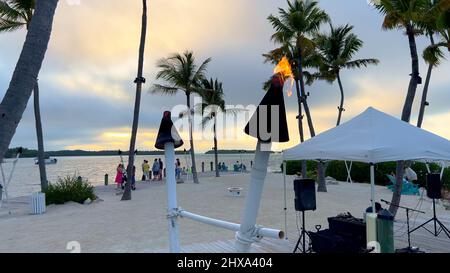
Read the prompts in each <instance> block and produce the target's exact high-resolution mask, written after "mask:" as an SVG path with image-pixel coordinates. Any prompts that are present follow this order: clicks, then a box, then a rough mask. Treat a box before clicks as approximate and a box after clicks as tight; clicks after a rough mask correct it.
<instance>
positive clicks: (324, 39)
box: [314, 24, 379, 126]
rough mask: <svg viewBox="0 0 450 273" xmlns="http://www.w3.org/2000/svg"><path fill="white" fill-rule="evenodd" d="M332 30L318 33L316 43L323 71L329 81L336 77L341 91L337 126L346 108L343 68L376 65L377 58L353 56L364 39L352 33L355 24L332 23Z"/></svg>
mask: <svg viewBox="0 0 450 273" xmlns="http://www.w3.org/2000/svg"><path fill="white" fill-rule="evenodd" d="M330 28H331V32H330V33H329V34H317V35H316V37H315V39H314V40H315V43H316V45H317V50H318V52H319V54H320V55H321V59H322V61H321V72H322V74H325V75H326V78H327V79H329V81H331V82H334V81H335V80H336V79H337V81H338V84H339V89H340V92H341V101H340V104H339V106H338V118H337V123H336V126H339V125H340V124H341V118H342V112H343V111H345V110H344V98H345V97H344V88H343V86H342V81H341V74H340V72H341V70H342V69H355V68H361V67H367V66H368V65H376V64H378V63H379V61H378V60H377V59H357V60H353V56H354V55H355V54H356V53H357V52H358V51H359V50H360V49H361V48H362V46H363V41H362V40H360V39H359V38H358V37H357V36H356V35H355V34H353V33H352V30H353V26H349V25H345V26H340V27H337V28H334V27H333V25H332V24H330Z"/></svg>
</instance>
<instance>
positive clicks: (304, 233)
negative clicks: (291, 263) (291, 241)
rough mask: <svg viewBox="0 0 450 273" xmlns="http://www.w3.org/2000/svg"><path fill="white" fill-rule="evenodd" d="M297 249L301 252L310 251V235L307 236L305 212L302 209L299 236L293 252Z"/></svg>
mask: <svg viewBox="0 0 450 273" xmlns="http://www.w3.org/2000/svg"><path fill="white" fill-rule="evenodd" d="M306 237H308V249H306ZM300 243H302V248H301V249H300V248H299V245H300ZM297 250H300V252H301V253H311V252H312V248H311V237H310V236H309V233H308V231H306V229H305V212H304V211H302V231H301V235H300V238H298V241H297V244H296V245H295V249H294V253H297Z"/></svg>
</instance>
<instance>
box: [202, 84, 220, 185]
mask: <svg viewBox="0 0 450 273" xmlns="http://www.w3.org/2000/svg"><path fill="white" fill-rule="evenodd" d="M201 88H203V89H204V91H203V92H201V96H202V99H203V103H202V105H201V106H200V107H201V109H200V110H201V112H202V114H203V115H202V116H203V120H202V125H203V126H205V125H206V124H207V123H209V122H212V123H213V133H214V163H215V166H216V167H215V171H216V177H219V176H220V174H219V168H218V166H219V155H218V153H217V151H218V148H217V114H218V113H219V112H220V111H222V112H225V99H224V93H223V84H222V83H221V82H219V81H218V79H216V80H213V79H210V80H209V81H208V80H207V79H203V80H202V82H201ZM205 114H206V116H205Z"/></svg>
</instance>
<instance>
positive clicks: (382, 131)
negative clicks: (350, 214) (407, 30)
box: [283, 107, 450, 211]
mask: <svg viewBox="0 0 450 273" xmlns="http://www.w3.org/2000/svg"><path fill="white" fill-rule="evenodd" d="M283 159H284V160H345V161H357V162H365V163H369V164H371V186H372V187H371V197H372V207H373V211H375V178H374V164H376V163H381V162H391V161H399V160H417V161H419V160H424V161H450V141H448V140H447V139H445V138H442V137H440V136H437V135H435V134H433V133H430V132H428V131H425V130H423V129H420V128H417V127H415V126H413V125H411V124H409V123H407V122H404V121H401V120H399V119H397V118H395V117H392V116H390V115H388V114H385V113H383V112H381V111H378V110H376V109H374V108H372V107H370V108H368V109H367V110H366V111H364V112H363V113H362V114H360V115H358V116H356V117H355V118H353V119H352V120H350V121H348V122H346V123H344V124H342V125H340V126H338V127H336V128H333V129H331V130H328V131H326V132H324V133H322V134H319V135H317V136H316V137H314V138H312V139H310V140H308V141H306V142H304V143H302V144H300V145H298V146H296V147H294V148H292V149H289V150H287V151H284V152H283Z"/></svg>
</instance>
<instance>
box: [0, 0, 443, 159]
mask: <svg viewBox="0 0 450 273" xmlns="http://www.w3.org/2000/svg"><path fill="white" fill-rule="evenodd" d="M72 2H75V3H76V2H77V1H65V0H61V1H60V4H59V7H58V10H57V14H56V18H55V22H54V30H53V33H52V39H51V42H50V46H49V49H48V52H47V55H46V60H45V63H44V66H43V68H42V70H41V74H40V84H41V111H42V119H43V125H44V135H45V142H46V149H47V150H57V149H78V148H80V149H86V150H103V149H119V148H120V149H127V147H128V143H129V134H130V124H131V122H132V114H133V104H134V94H135V85H134V84H133V80H134V79H135V77H136V69H137V51H138V43H139V35H140V20H141V6H140V5H141V1H139V0H133V1H122V0H89V1H87V0H81V1H80V5H72V4H70V3H72ZM148 2H149V23H148V27H149V28H148V37H147V48H146V54H145V72H144V74H145V77H146V78H147V84H146V85H145V92H144V94H143V99H142V111H141V119H140V128H139V136H138V149H141V150H152V149H153V145H154V141H155V134H156V133H157V128H158V126H159V122H160V119H161V116H162V111H164V110H174V111H175V110H177V109H178V110H180V109H181V108H182V106H183V105H184V104H185V97H184V96H182V95H176V96H173V97H167V96H160V95H152V94H150V93H148V92H147V91H148V90H149V88H150V86H151V84H152V83H154V82H155V74H156V71H157V70H156V68H155V63H156V62H157V60H158V59H160V58H163V57H166V56H168V55H169V54H171V53H174V52H183V51H185V50H186V49H190V50H192V51H194V53H195V56H196V58H197V61H199V62H200V61H202V60H204V59H206V58H208V57H212V59H213V61H212V63H211V64H210V66H209V69H208V76H209V77H214V78H216V77H217V78H219V79H220V80H221V81H222V82H223V84H224V88H225V93H226V102H227V104H228V105H241V107H247V106H248V105H254V104H258V103H259V101H260V99H261V98H262V97H263V96H264V92H263V91H262V88H261V87H262V82H264V81H265V80H266V79H267V78H268V77H270V75H271V74H272V71H273V67H272V66H271V65H267V64H263V58H262V56H261V54H263V53H265V52H267V51H269V50H270V49H272V48H274V44H273V43H272V42H271V41H270V36H271V34H272V33H273V30H272V28H271V26H270V24H268V22H267V16H268V15H270V14H271V13H276V12H277V8H278V7H285V6H286V2H285V1H281V0H280V1H278V0H209V1H204V0H170V1H167V0H151V1H148ZM319 3H320V6H321V7H322V8H323V9H325V10H326V11H327V12H328V13H329V14H330V16H331V17H332V20H333V22H334V24H335V25H341V24H346V23H349V24H352V25H354V26H355V29H354V31H355V33H356V34H357V35H358V36H359V37H360V38H361V39H362V40H363V41H364V43H365V45H364V48H363V49H362V50H361V51H360V53H359V54H358V56H356V58H366V57H370V58H378V59H379V60H380V61H381V63H380V65H378V66H376V67H369V68H367V69H362V70H357V71H344V72H343V73H342V78H343V84H344V87H345V90H346V99H347V100H346V112H345V113H344V121H346V120H349V119H350V118H352V117H353V116H355V115H357V114H359V113H360V112H362V111H364V110H365V109H366V108H367V107H369V106H373V107H376V108H378V109H380V110H382V111H385V112H388V113H390V114H392V115H394V116H397V117H399V116H400V113H401V109H402V105H403V102H404V98H405V95H406V90H407V86H408V82H409V76H408V75H409V73H410V57H409V49H408V43H407V38H406V37H405V36H404V35H403V34H402V32H401V31H389V32H387V31H383V30H382V29H381V22H382V17H381V15H379V14H378V12H377V11H376V10H374V8H373V7H371V6H369V5H368V4H367V1H366V0H345V1H336V0H320V1H319ZM323 29H324V30H325V31H327V29H328V27H327V26H324V27H323ZM25 34H26V33H25V31H19V32H15V33H7V34H2V35H1V36H0V97H3V95H4V93H5V91H6V89H7V87H8V83H9V80H10V78H11V75H12V72H13V70H14V67H15V64H16V61H17V59H18V56H19V54H20V51H21V48H22V44H23V41H24V38H25ZM426 42H427V41H426V39H425V38H419V41H418V44H419V49H420V50H423V48H424V46H425V45H426ZM447 57H448V55H447ZM449 69H450V63H449V62H447V61H446V62H444V63H443V65H441V66H440V67H439V68H438V69H437V70H435V71H434V74H433V78H432V83H431V87H430V96H429V102H430V107H429V108H428V109H427V113H426V117H425V122H424V128H425V129H427V130H430V131H432V132H434V133H436V134H439V135H441V136H444V137H446V138H450V126H449V124H450V106H449V105H448V102H449V101H450V78H449V77H448V75H449V74H448V71H449ZM421 73H422V76H423V77H425V75H424V74H425V73H426V66H425V64H424V63H423V62H421ZM308 91H309V92H310V93H311V96H310V104H311V110H312V115H313V119H314V123H315V127H316V131H318V132H323V131H325V130H327V129H329V128H331V127H332V126H333V125H334V124H335V122H336V117H337V105H338V102H339V91H338V89H337V86H336V85H330V84H327V83H317V84H315V85H314V86H312V87H309V88H308ZM418 91H419V92H418V94H417V96H416V103H415V106H414V109H413V110H414V112H413V119H412V122H413V123H415V122H416V118H417V112H418V102H419V100H420V96H421V91H422V87H419V89H418ZM286 100H287V102H286V103H287V106H288V118H289V120H288V122H289V127H290V128H289V129H290V131H291V139H292V141H291V142H290V143H287V144H286V145H282V146H279V147H278V149H282V148H285V147H291V146H294V145H296V144H297V143H298V142H299V140H298V134H297V133H296V132H297V124H296V120H295V116H296V111H297V110H296V102H295V99H294V98H293V97H292V98H286ZM228 119H230V117H229V118H228ZM231 119H234V118H233V117H232V118H231ZM230 123H231V122H227V124H230ZM244 125H245V124H244V123H243V122H242V121H238V122H237V123H236V125H235V126H230V125H228V127H227V128H226V129H225V130H222V131H221V132H220V136H219V137H220V138H221V141H220V148H223V149H231V148H239V149H253V148H254V146H255V141H254V140H253V139H251V138H249V137H246V136H245V135H244V134H243V133H242V128H243V126H244ZM180 130H182V128H180ZM184 131H185V130H184ZM386 133H389V132H386ZM182 135H183V136H184V137H186V134H185V133H182ZM195 135H196V138H197V139H198V140H197V142H196V143H197V145H198V150H199V151H205V150H208V149H210V148H211V147H212V141H211V139H210V134H209V133H203V132H202V130H201V129H200V127H198V126H196V134H195ZM11 146H24V147H28V148H35V147H36V141H35V128H34V117H33V109H32V101H31V100H30V102H29V107H28V109H27V111H26V113H25V115H24V117H23V119H22V121H21V123H20V125H19V127H18V130H17V132H16V135H15V137H14V139H13V142H12V145H11ZM186 148H188V147H186Z"/></svg>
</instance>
